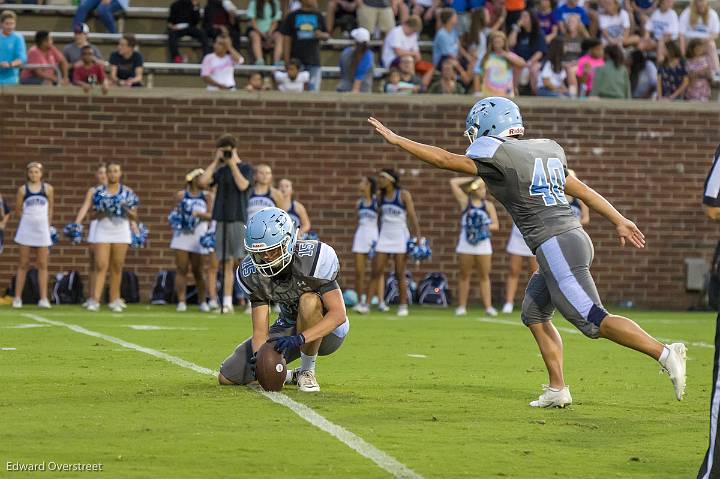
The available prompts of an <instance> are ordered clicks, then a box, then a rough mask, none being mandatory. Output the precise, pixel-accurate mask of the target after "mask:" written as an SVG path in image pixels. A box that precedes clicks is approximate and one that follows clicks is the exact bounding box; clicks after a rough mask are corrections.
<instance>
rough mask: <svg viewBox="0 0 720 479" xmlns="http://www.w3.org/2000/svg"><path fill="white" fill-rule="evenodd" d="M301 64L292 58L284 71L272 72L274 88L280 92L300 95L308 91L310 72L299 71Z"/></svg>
mask: <svg viewBox="0 0 720 479" xmlns="http://www.w3.org/2000/svg"><path fill="white" fill-rule="evenodd" d="M301 66H302V65H301V63H300V61H298V60H297V59H295V58H293V59H292V60H290V61H289V62H288V63H287V65H285V71H282V70H277V71H275V72H273V80H274V81H275V87H276V88H277V89H278V90H280V91H286V92H294V93H300V92H303V91H305V90H307V89H308V84H309V83H310V72H308V71H300V68H301Z"/></svg>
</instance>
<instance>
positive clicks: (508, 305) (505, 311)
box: [502, 303, 513, 314]
mask: <svg viewBox="0 0 720 479" xmlns="http://www.w3.org/2000/svg"><path fill="white" fill-rule="evenodd" d="M502 312H503V314H510V313H512V312H513V304H512V303H505V304H504V305H503V309H502Z"/></svg>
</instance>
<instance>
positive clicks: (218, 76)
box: [200, 35, 244, 91]
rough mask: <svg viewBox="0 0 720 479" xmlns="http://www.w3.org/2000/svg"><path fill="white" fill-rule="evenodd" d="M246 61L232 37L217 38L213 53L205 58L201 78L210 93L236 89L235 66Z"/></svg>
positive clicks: (221, 36) (222, 36)
mask: <svg viewBox="0 0 720 479" xmlns="http://www.w3.org/2000/svg"><path fill="white" fill-rule="evenodd" d="M243 61H244V59H243V57H242V55H240V53H238V51H237V50H235V48H234V47H233V45H232V41H231V40H230V37H229V36H227V35H220V36H218V37H217V38H215V43H214V44H213V52H212V53H208V54H207V55H205V58H203V61H202V66H201V68H200V76H201V77H202V79H203V81H204V82H205V84H206V85H207V89H208V90H209V91H217V90H234V89H235V65H242V63H243Z"/></svg>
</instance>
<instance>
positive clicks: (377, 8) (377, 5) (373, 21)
mask: <svg viewBox="0 0 720 479" xmlns="http://www.w3.org/2000/svg"><path fill="white" fill-rule="evenodd" d="M357 22H358V26H360V27H362V28H365V29H366V30H367V31H369V32H371V33H372V32H375V27H377V28H378V29H379V30H380V31H381V32H382V33H383V35H386V34H387V33H388V32H389V31H390V30H392V29H393V28H394V27H395V13H393V5H392V2H391V0H358V8H357Z"/></svg>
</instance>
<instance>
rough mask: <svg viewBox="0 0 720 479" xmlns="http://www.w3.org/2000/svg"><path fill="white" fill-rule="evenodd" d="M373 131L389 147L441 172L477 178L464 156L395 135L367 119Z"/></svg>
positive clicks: (468, 159)
mask: <svg viewBox="0 0 720 479" xmlns="http://www.w3.org/2000/svg"><path fill="white" fill-rule="evenodd" d="M368 123H370V124H371V125H372V126H373V127H374V128H375V131H376V132H378V133H379V134H380V135H381V136H382V137H383V138H385V141H387V142H388V143H390V144H391V145H395V146H399V147H400V148H402V149H403V150H405V151H407V152H408V153H410V154H411V155H413V156H414V157H416V158H418V159H420V160H422V161H424V162H425V163H429V164H430V165H432V166H434V167H436V168H441V169H443V170H451V171H457V172H458V173H465V174H467V175H473V176H477V167H476V166H475V163H474V162H473V161H472V160H471V159H470V158H468V157H467V156H465V155H457V154H455V153H450V152H449V151H446V150H443V149H442V148H438V147H437V146H430V145H425V144H423V143H418V142H416V141H412V140H409V139H407V138H405V137H402V136H400V135H397V134H395V133H394V132H393V131H392V130H391V129H389V128H388V127H386V126H385V125H383V124H382V123H381V122H380V121H378V120H376V119H375V118H372V117H371V118H368Z"/></svg>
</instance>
